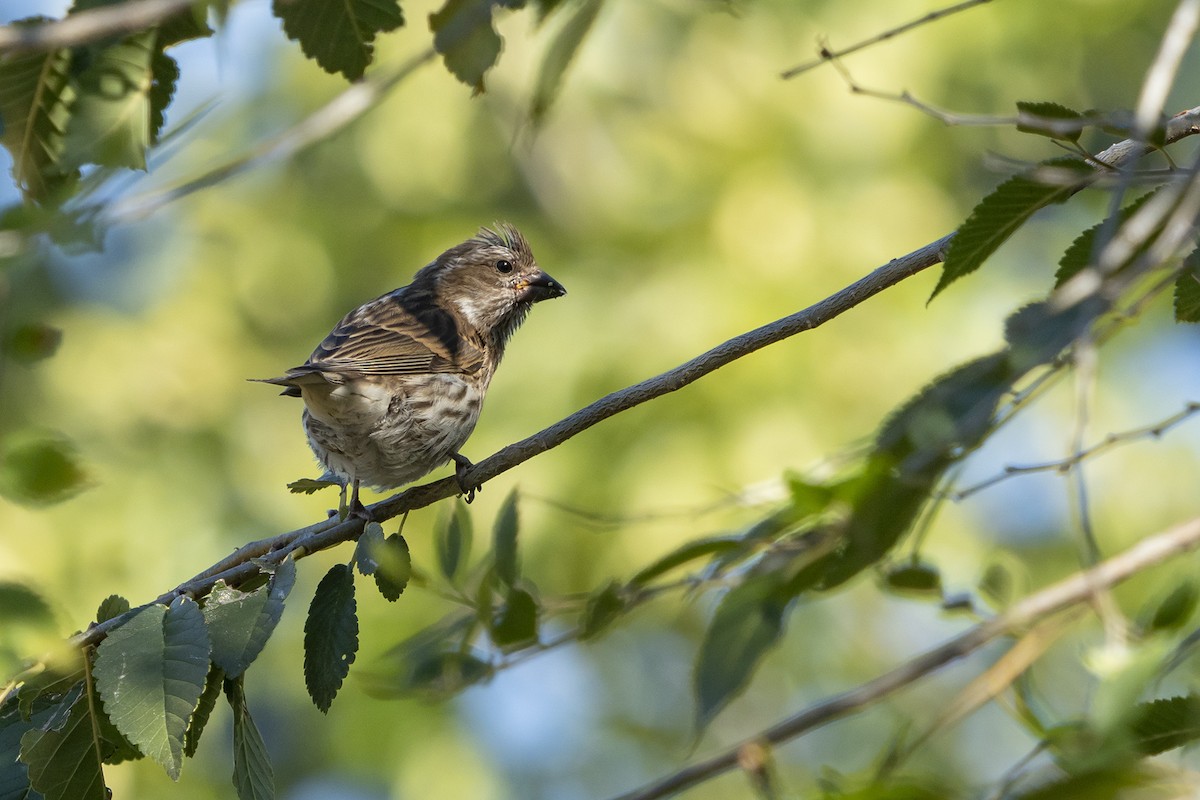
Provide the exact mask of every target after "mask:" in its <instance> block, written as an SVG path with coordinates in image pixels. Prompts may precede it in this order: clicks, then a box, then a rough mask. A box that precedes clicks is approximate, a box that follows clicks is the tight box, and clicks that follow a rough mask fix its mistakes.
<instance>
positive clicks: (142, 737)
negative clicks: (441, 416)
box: [94, 597, 209, 779]
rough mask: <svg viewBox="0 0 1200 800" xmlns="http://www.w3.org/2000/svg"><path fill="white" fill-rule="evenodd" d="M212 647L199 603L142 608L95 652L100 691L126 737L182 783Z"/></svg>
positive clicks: (177, 602)
mask: <svg viewBox="0 0 1200 800" xmlns="http://www.w3.org/2000/svg"><path fill="white" fill-rule="evenodd" d="M208 654H209V640H208V632H207V631H206V630H205V627H204V615H203V614H202V613H201V611H200V608H199V606H197V605H196V603H195V601H193V600H191V599H190V598H187V597H180V598H178V599H177V600H175V601H174V602H173V603H171V605H170V607H169V608H168V607H167V606H162V605H151V606H147V607H145V608H143V609H142V610H141V611H139V612H138V613H137V614H136V615H134V616H133V617H131V618H130V619H129V620H128V621H127V622H125V624H123V625H121V626H120V627H118V628H116V629H114V630H112V631H110V632H109V634H108V636H107V637H106V638H105V639H104V641H103V642H102V643H101V644H100V647H99V649H98V650H97V652H96V667H95V670H94V674H95V680H96V686H97V688H98V689H99V692H100V697H101V698H102V699H103V701H104V711H105V713H107V714H108V717H109V719H111V720H112V722H113V724H114V725H115V726H116V727H117V730H119V731H120V732H121V733H122V734H124V735H125V737H127V738H128V739H129V741H130V742H132V743H133V744H134V745H135V746H136V747H137V748H138V749H139V750H141V751H142V752H143V753H145V754H146V755H147V756H149V757H150V758H153V759H154V760H155V761H157V762H158V763H159V764H161V765H162V766H163V768H164V769H165V770H166V771H167V774H168V775H170V776H171V778H172V779H177V778H178V777H179V769H180V766H181V764H182V760H183V736H184V733H185V732H186V731H187V727H188V720H189V719H190V718H191V716H192V710H193V709H194V708H195V707H196V703H197V701H198V700H199V699H200V694H201V692H202V691H203V690H204V681H205V677H206V676H207V674H208Z"/></svg>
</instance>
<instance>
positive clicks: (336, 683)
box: [304, 564, 358, 713]
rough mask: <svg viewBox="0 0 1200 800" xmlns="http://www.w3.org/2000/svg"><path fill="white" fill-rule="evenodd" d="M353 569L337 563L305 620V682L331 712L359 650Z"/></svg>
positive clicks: (316, 700) (320, 704)
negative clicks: (334, 699)
mask: <svg viewBox="0 0 1200 800" xmlns="http://www.w3.org/2000/svg"><path fill="white" fill-rule="evenodd" d="M356 610H357V604H356V603H355V600H354V572H353V571H352V570H351V569H350V567H348V566H347V565H345V564H336V565H334V566H333V568H331V569H330V570H329V572H327V573H325V577H324V578H322V579H321V583H320V584H318V585H317V591H316V594H314V595H313V599H312V605H310V606H309V609H308V619H307V620H306V621H305V623H304V685H305V686H306V687H307V688H308V694H309V696H310V697H312V700H313V703H314V704H315V705H316V707H317V708H319V709H320V710H321V711H322V712H323V713H328V711H329V706H330V705H331V704H332V703H333V698H334V697H335V696H337V693H338V689H340V688H341V686H342V681H344V680H345V679H346V675H348V674H349V672H350V665H351V664H353V663H354V656H355V654H356V653H357V652H358V615H357V613H356Z"/></svg>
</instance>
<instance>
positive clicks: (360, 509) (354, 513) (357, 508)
mask: <svg viewBox="0 0 1200 800" xmlns="http://www.w3.org/2000/svg"><path fill="white" fill-rule="evenodd" d="M344 512H345V513H344V514H343V515H342V519H349V518H350V517H358V518H359V519H361V520H362V521H363V522H364V523H365V522H372V521H373V519H372V517H371V512H370V510H369V509H368V508H367V507H366V506H364V505H363V504H362V500H359V499H358V481H354V484H353V487H352V489H351V491H350V504H349V505H348V506H345V508H344Z"/></svg>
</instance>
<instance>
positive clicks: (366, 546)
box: [354, 522, 383, 575]
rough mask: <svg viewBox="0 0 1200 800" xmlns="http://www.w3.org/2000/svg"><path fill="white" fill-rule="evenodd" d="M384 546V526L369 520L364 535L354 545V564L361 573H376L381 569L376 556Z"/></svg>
mask: <svg viewBox="0 0 1200 800" xmlns="http://www.w3.org/2000/svg"><path fill="white" fill-rule="evenodd" d="M382 546H383V526H382V525H380V524H379V523H378V522H368V523H367V524H366V526H365V527H364V528H363V532H362V536H359V537H358V542H357V543H356V544H355V545H354V566H355V567H357V568H358V571H359V574H361V575H374V574H375V570H377V569H379V562H378V561H377V560H376V556H377V555H378V553H379V550H380V549H381V548H382Z"/></svg>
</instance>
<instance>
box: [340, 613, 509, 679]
mask: <svg viewBox="0 0 1200 800" xmlns="http://www.w3.org/2000/svg"><path fill="white" fill-rule="evenodd" d="M475 625H476V620H475V612H474V611H473V610H467V611H459V612H452V613H451V614H449V615H447V616H446V617H443V618H442V619H441V620H439V621H438V622H436V623H434V624H433V625H430V626H428V627H427V628H424V629H422V630H420V631H418V632H417V633H415V634H414V635H412V636H410V637H409V638H407V639H405V640H404V641H402V642H400V644H398V645H396V646H395V647H393V648H392V649H391V650H389V651H388V652H387V653H386V654H385V655H384V656H383V658H382V660H381V663H382V667H380V668H377V669H375V670H374V671H370V672H366V673H365V674H363V673H360V674H359V675H358V678H359V679H360V681H361V682H362V683H363V685H364V688H365V689H366V690H367V692H368V693H370V694H371V695H373V696H375V697H387V698H395V697H404V696H408V695H411V694H414V693H415V694H421V695H425V696H428V697H431V698H443V697H446V696H448V695H451V694H454V693H455V692H458V691H460V690H461V689H463V688H465V687H467V686H469V685H471V684H473V683H476V682H479V681H482V680H486V679H487V678H488V677H490V676H491V674H492V672H493V668H492V666H491V664H489V663H488V662H486V661H484V660H482V659H480V658H478V657H476V656H475V655H473V654H471V653H470V647H469V639H470V637H471V634H472V631H473V630H474V629H475Z"/></svg>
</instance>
